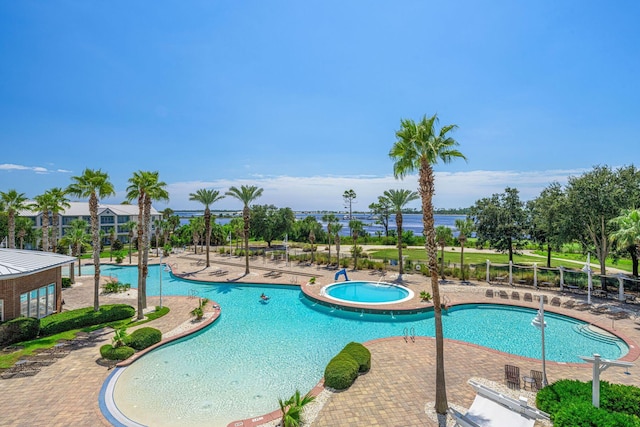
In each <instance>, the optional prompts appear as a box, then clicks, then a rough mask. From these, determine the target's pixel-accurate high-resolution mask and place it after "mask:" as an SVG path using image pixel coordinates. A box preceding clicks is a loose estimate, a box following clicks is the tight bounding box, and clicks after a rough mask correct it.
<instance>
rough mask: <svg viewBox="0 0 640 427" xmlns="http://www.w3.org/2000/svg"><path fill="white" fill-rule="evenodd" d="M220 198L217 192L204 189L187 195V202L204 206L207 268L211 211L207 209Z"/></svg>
mask: <svg viewBox="0 0 640 427" xmlns="http://www.w3.org/2000/svg"><path fill="white" fill-rule="evenodd" d="M222 198H224V196H221V195H220V192H219V191H217V190H207V189H206V188H201V189H199V190H198V191H196V192H195V193H190V194H189V200H192V201H196V202H200V203H202V204H203V205H204V227H205V231H204V237H205V245H206V246H207V268H209V266H210V264H209V245H210V244H211V210H210V209H209V206H211V205H212V204H214V203H215V202H217V201H218V200H220V199H222Z"/></svg>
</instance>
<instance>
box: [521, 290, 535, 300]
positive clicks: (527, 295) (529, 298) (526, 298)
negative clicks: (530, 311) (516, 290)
mask: <svg viewBox="0 0 640 427" xmlns="http://www.w3.org/2000/svg"><path fill="white" fill-rule="evenodd" d="M522 299H523V300H524V301H525V302H526V301H528V302H533V296H532V295H531V294H530V293H529V292H527V293H525V294H524V297H522Z"/></svg>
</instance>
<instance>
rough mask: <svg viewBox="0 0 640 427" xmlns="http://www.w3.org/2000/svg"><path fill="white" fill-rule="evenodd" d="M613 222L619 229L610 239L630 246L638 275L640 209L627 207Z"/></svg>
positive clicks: (634, 269) (634, 270) (635, 271)
mask: <svg viewBox="0 0 640 427" xmlns="http://www.w3.org/2000/svg"><path fill="white" fill-rule="evenodd" d="M610 223H611V224H613V225H616V226H617V227H618V229H617V230H616V231H614V232H613V233H611V235H610V236H609V239H610V240H611V241H614V242H618V243H619V244H620V245H622V246H624V247H626V248H629V249H628V250H629V253H630V254H631V261H632V263H633V267H632V268H633V273H632V274H633V275H634V276H636V277H638V256H639V255H640V210H638V209H625V210H624V211H623V213H622V215H620V216H618V217H615V218H613V219H612V220H611V221H610Z"/></svg>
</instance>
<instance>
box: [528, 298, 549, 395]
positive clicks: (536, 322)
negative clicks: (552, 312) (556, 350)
mask: <svg viewBox="0 0 640 427" xmlns="http://www.w3.org/2000/svg"><path fill="white" fill-rule="evenodd" d="M531 324H532V325H533V326H535V327H536V328H538V329H540V331H541V332H542V387H546V386H547V385H548V384H549V382H548V381H547V364H546V361H545V356H544V328H546V327H547V322H545V321H544V300H543V299H542V296H540V309H539V310H538V314H537V315H536V317H534V319H533V320H532V321H531Z"/></svg>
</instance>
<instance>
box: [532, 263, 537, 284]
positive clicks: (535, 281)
mask: <svg viewBox="0 0 640 427" xmlns="http://www.w3.org/2000/svg"><path fill="white" fill-rule="evenodd" d="M533 287H534V288H536V289H538V263H537V262H534V263H533Z"/></svg>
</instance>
